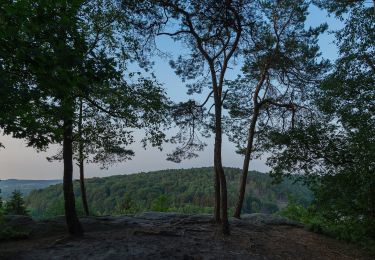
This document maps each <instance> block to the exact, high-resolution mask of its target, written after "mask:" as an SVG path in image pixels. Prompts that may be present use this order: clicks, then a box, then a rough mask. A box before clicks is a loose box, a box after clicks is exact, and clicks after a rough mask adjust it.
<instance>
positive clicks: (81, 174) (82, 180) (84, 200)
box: [79, 160, 90, 216]
mask: <svg viewBox="0 0 375 260" xmlns="http://www.w3.org/2000/svg"><path fill="white" fill-rule="evenodd" d="M79 184H80V187H81V196H82V205H83V210H84V211H85V215H86V216H90V211H89V206H88V203H87V196H86V187H85V173H84V162H83V160H82V161H80V162H79Z"/></svg>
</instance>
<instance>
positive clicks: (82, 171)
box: [78, 98, 90, 216]
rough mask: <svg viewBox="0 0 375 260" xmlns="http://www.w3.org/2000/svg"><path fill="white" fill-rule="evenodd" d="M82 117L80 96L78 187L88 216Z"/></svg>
mask: <svg viewBox="0 0 375 260" xmlns="http://www.w3.org/2000/svg"><path fill="white" fill-rule="evenodd" d="M82 117H83V103H82V98H80V100H79V118H78V138H79V139H78V142H79V147H78V150H79V151H78V153H79V158H78V160H79V184H80V188H81V198H82V205H83V210H84V211H85V215H86V216H90V212H89V206H88V203H87V196H86V187H85V169H84V164H85V159H84V154H83V140H82V120H83V118H82Z"/></svg>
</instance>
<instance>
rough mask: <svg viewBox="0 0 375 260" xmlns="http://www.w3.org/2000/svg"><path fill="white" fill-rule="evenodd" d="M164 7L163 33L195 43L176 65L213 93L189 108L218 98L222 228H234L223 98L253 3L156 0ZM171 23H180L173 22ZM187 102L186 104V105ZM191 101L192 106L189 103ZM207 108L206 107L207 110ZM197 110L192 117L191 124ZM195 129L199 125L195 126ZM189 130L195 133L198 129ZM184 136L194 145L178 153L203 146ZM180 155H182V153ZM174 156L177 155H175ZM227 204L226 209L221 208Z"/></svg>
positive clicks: (194, 89)
mask: <svg viewBox="0 0 375 260" xmlns="http://www.w3.org/2000/svg"><path fill="white" fill-rule="evenodd" d="M151 3H153V4H154V5H155V6H156V10H157V11H159V13H158V18H159V20H157V21H158V22H159V23H158V24H157V25H158V27H157V29H158V31H157V34H158V35H164V36H169V37H172V38H173V39H175V40H179V41H182V42H183V43H185V44H186V45H187V47H188V49H189V56H187V57H186V56H185V57H183V56H180V57H179V58H178V59H177V60H176V61H172V62H171V65H172V67H173V68H174V69H175V71H176V73H177V74H178V75H179V76H181V78H182V79H183V81H189V82H190V83H189V84H187V85H188V89H189V90H188V93H189V94H193V93H198V94H202V93H203V92H206V93H207V98H206V101H204V102H203V103H202V104H199V103H198V102H196V101H188V102H187V104H189V105H190V107H191V108H192V109H193V110H192V109H189V108H188V109H186V111H187V112H188V113H190V114H192V115H194V114H196V113H195V112H191V111H194V109H198V110H202V108H203V107H204V106H205V105H207V103H208V101H209V100H210V98H213V101H214V102H213V105H212V106H213V108H214V114H213V122H212V124H211V126H210V127H211V128H210V129H211V130H212V131H213V132H214V135H215V144H214V169H215V170H214V172H215V175H214V178H215V182H214V186H215V210H214V217H215V220H216V222H221V223H222V231H223V233H224V234H229V222H228V216H227V188H226V178H225V174H224V170H223V165H222V157H221V151H222V150H221V149H222V135H223V129H222V117H223V100H224V99H225V96H226V94H225V93H226V90H225V80H226V73H227V70H228V67H229V65H230V64H231V62H233V60H234V58H235V57H236V56H237V54H238V50H239V43H240V40H241V35H242V26H243V24H244V23H245V22H244V20H245V19H250V17H249V16H251V11H250V9H251V4H250V2H249V1H211V0H207V1H187V2H178V1H164V0H160V1H151ZM171 24H175V25H174V26H171ZM184 106H185V105H184ZM185 107H186V106H185ZM202 111H204V110H202ZM194 119H195V116H193V117H192V120H188V121H187V122H186V123H187V124H189V125H190V126H191V127H192V126H194V125H195V124H194V123H193V122H194V121H193V120H194ZM193 130H194V129H193ZM193 130H192V131H188V132H187V133H188V134H190V133H192V134H193V135H191V136H194V135H195V132H194V131H193ZM191 136H190V137H187V138H182V139H181V138H180V137H178V138H179V139H180V140H182V141H184V140H186V141H187V142H186V143H185V145H184V146H183V148H184V149H188V150H189V151H188V152H184V151H183V149H178V150H177V153H174V154H173V157H174V158H175V159H176V158H177V161H178V160H179V159H178V157H180V158H181V157H184V156H187V157H191V156H193V152H194V149H196V148H197V149H198V150H200V149H202V143H200V142H199V141H198V142H197V139H196V138H191ZM176 155H177V156H176ZM173 157H171V158H173ZM220 208H221V210H220Z"/></svg>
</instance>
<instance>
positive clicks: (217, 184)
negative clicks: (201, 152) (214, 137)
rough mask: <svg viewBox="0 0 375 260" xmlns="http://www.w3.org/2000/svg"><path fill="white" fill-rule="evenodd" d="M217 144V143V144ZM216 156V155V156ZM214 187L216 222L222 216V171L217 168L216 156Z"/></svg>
mask: <svg viewBox="0 0 375 260" xmlns="http://www.w3.org/2000/svg"><path fill="white" fill-rule="evenodd" d="M215 146H216V144H215ZM214 157H215V156H214ZM214 188H215V208H214V218H215V222H216V223H220V222H221V217H220V197H221V196H220V195H221V194H220V173H219V171H217V170H216V167H215V158H214Z"/></svg>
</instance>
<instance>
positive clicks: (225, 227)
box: [214, 95, 230, 235]
mask: <svg viewBox="0 0 375 260" xmlns="http://www.w3.org/2000/svg"><path fill="white" fill-rule="evenodd" d="M217 96H219V95H217ZM215 128H216V129H215V151H214V167H215V172H216V175H218V176H219V180H220V206H221V228H222V232H223V234H224V235H229V233H230V231H229V221H228V204H227V182H226V179H225V174H224V169H223V164H222V160H221V147H222V126H221V98H217V99H216V100H215Z"/></svg>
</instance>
